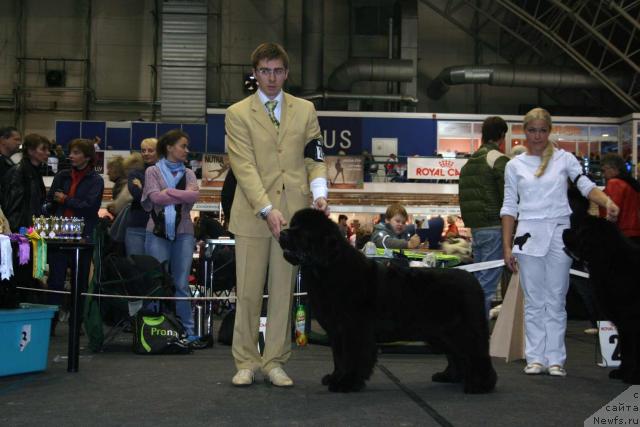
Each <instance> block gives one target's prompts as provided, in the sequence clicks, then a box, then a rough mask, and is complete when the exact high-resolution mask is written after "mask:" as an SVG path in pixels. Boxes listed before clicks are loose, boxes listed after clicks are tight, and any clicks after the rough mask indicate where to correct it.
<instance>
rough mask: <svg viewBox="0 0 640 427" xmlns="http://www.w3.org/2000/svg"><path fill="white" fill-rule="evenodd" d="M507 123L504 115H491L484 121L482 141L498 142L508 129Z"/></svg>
mask: <svg viewBox="0 0 640 427" xmlns="http://www.w3.org/2000/svg"><path fill="white" fill-rule="evenodd" d="M508 129H509V128H508V126H507V123H506V122H505V121H504V120H503V119H502V117H498V116H491V117H487V118H486V119H484V122H482V143H483V144H485V143H487V142H498V141H499V140H500V139H501V138H502V137H503V136H504V135H506V133H507V130H508Z"/></svg>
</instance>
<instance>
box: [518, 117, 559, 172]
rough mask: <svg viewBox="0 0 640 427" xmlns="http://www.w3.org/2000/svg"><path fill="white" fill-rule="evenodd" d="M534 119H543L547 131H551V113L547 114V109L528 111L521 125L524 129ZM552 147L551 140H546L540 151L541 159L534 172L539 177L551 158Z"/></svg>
mask: <svg viewBox="0 0 640 427" xmlns="http://www.w3.org/2000/svg"><path fill="white" fill-rule="evenodd" d="M534 120H542V121H544V122H545V123H546V124H547V125H548V126H549V132H551V126H552V123H551V114H549V112H548V111H547V110H545V109H544V108H540V107H538V108H534V109H533V110H531V111H529V112H528V113H527V114H526V115H525V116H524V120H523V127H524V128H525V129H526V128H527V125H528V124H529V123H531V122H532V121H534ZM553 148H554V145H553V143H552V142H551V140H548V141H547V146H546V147H544V152H543V153H542V161H541V162H540V166H539V167H538V170H537V171H536V173H535V174H534V175H535V176H536V177H541V176H542V175H543V174H544V171H545V170H546V169H547V166H548V165H549V161H550V160H551V157H553Z"/></svg>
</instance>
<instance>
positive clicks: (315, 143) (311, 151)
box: [304, 138, 324, 162]
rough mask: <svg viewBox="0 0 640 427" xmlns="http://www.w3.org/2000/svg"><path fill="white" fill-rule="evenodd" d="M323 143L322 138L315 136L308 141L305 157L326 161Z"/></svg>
mask: <svg viewBox="0 0 640 427" xmlns="http://www.w3.org/2000/svg"><path fill="white" fill-rule="evenodd" d="M322 145H323V144H322V139H320V138H315V139H312V140H311V141H309V142H307V145H305V146H304V157H305V158H307V159H311V160H313V161H314V162H324V151H323V149H322Z"/></svg>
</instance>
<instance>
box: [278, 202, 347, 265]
mask: <svg viewBox="0 0 640 427" xmlns="http://www.w3.org/2000/svg"><path fill="white" fill-rule="evenodd" d="M343 241H344V242H343ZM340 242H342V243H346V241H345V239H344V237H343V236H342V235H341V234H340V230H339V229H338V225H337V224H336V223H334V222H333V221H331V220H330V219H329V218H327V216H326V215H325V214H324V213H323V212H321V211H318V210H315V209H302V210H299V211H298V212H296V213H295V214H294V215H293V218H291V224H290V226H289V228H288V229H285V230H282V231H281V232H280V247H281V248H282V251H283V254H284V258H285V259H286V260H287V261H288V262H289V263H291V264H293V265H299V264H302V265H319V266H327V265H329V263H330V260H331V258H332V256H335V254H336V246H337V245H338V244H339V243H340Z"/></svg>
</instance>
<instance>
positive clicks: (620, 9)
mask: <svg viewBox="0 0 640 427" xmlns="http://www.w3.org/2000/svg"><path fill="white" fill-rule="evenodd" d="M639 5H640V1H634V2H631V3H630V4H628V5H626V6H625V7H621V6H620V5H619V4H618V3H616V2H615V1H614V0H611V1H609V4H608V6H609V7H610V8H611V9H613V10H615V11H616V12H617V13H618V15H620V16H622V17H623V18H624V19H626V20H627V21H629V22H630V23H631V25H633V26H635V27H636V28H637V29H638V30H640V21H638V19H637V18H634V17H633V16H631V15H629V13H628V12H627V9H632V8H634V7H636V6H639Z"/></svg>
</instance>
